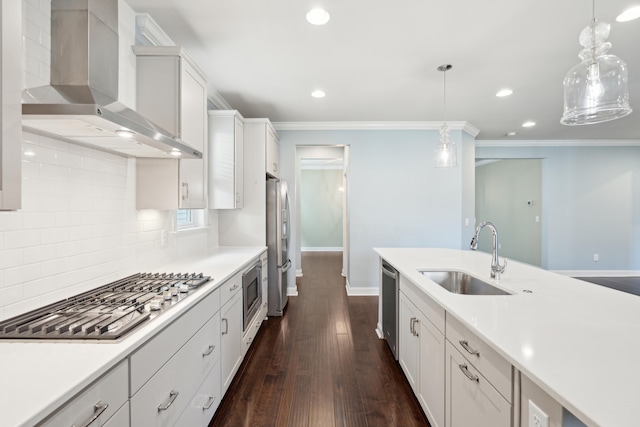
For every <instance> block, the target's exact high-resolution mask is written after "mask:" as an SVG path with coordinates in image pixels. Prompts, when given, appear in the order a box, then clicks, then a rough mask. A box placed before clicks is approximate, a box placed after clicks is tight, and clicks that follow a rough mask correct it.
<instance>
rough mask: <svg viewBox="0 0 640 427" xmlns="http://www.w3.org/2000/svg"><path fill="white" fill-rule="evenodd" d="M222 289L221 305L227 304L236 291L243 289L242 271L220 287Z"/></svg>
mask: <svg viewBox="0 0 640 427" xmlns="http://www.w3.org/2000/svg"><path fill="white" fill-rule="evenodd" d="M218 289H219V290H220V306H221V307H222V306H223V305H225V304H226V303H227V302H228V301H229V300H230V299H231V298H232V297H233V296H234V295H235V294H236V292H238V291H240V290H241V289H242V272H239V273H236V275H235V276H233V277H232V278H231V279H229V280H227V281H226V282H224V283H223V284H222V286H220V287H219V288H218Z"/></svg>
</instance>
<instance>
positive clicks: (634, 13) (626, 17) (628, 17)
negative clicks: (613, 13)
mask: <svg viewBox="0 0 640 427" xmlns="http://www.w3.org/2000/svg"><path fill="white" fill-rule="evenodd" d="M638 18H640V6H633V7H630V8H629V9H627V10H625V11H624V12H622V13H621V14H620V15H618V17H617V18H616V21H618V22H627V21H632V20H634V19H638Z"/></svg>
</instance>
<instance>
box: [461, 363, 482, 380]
mask: <svg viewBox="0 0 640 427" xmlns="http://www.w3.org/2000/svg"><path fill="white" fill-rule="evenodd" d="M458 367H459V368H460V370H461V371H462V373H463V374H465V375H466V377H467V378H469V379H470V380H471V381H475V382H477V383H478V382H480V378H479V377H478V376H477V375H473V374H472V373H471V372H469V368H468V367H467V365H466V364H462V365H458Z"/></svg>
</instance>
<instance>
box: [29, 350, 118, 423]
mask: <svg viewBox="0 0 640 427" xmlns="http://www.w3.org/2000/svg"><path fill="white" fill-rule="evenodd" d="M128 374H129V364H128V363H127V361H126V360H125V361H123V362H121V363H120V364H119V365H118V366H116V367H115V368H113V369H112V370H111V371H110V372H108V373H107V374H105V375H104V376H103V377H102V378H100V379H98V380H97V381H96V382H95V383H94V384H92V385H91V386H89V387H88V388H87V389H85V390H84V391H82V392H81V393H80V394H79V395H78V396H76V397H74V398H73V399H71V401H69V402H68V403H67V404H65V405H64V406H63V407H62V408H61V409H60V410H59V411H57V412H56V413H54V414H53V415H52V416H50V417H49V418H47V419H45V420H44V421H43V422H42V423H40V424H38V425H39V426H46V427H58V426H60V427H69V426H70V425H77V426H84V425H89V424H91V423H93V424H91V425H96V426H103V425H114V426H116V425H117V426H126V425H129V416H128V408H129V405H128V402H127V395H128ZM123 406H124V407H126V409H124V410H125V411H127V414H126V415H127V416H126V422H124V423H118V422H112V421H111V419H112V418H113V417H115V416H116V415H117V416H118V418H117V420H120V419H125V418H123V417H124V415H123V414H122V413H121V408H122V407H123ZM106 423H109V424H106Z"/></svg>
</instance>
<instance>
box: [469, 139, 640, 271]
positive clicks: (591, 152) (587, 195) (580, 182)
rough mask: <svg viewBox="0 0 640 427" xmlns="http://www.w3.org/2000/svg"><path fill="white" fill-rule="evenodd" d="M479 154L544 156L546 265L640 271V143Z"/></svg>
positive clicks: (479, 150) (481, 153)
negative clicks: (596, 256)
mask: <svg viewBox="0 0 640 427" xmlns="http://www.w3.org/2000/svg"><path fill="white" fill-rule="evenodd" d="M483 144H490V143H488V142H485V141H483ZM476 157H477V158H540V159H543V160H542V163H543V166H542V204H543V211H542V217H543V231H542V232H543V242H542V244H543V265H545V258H546V266H547V268H548V269H550V270H578V271H580V270H622V271H640V147H639V146H606V147H594V146H583V147H566V146H563V147H541V146H540V147H535V146H534V147H531V146H530V147H483V146H480V147H476ZM545 248H546V251H545ZM595 253H597V254H598V255H599V258H600V260H599V261H598V262H594V261H593V254H595Z"/></svg>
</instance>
